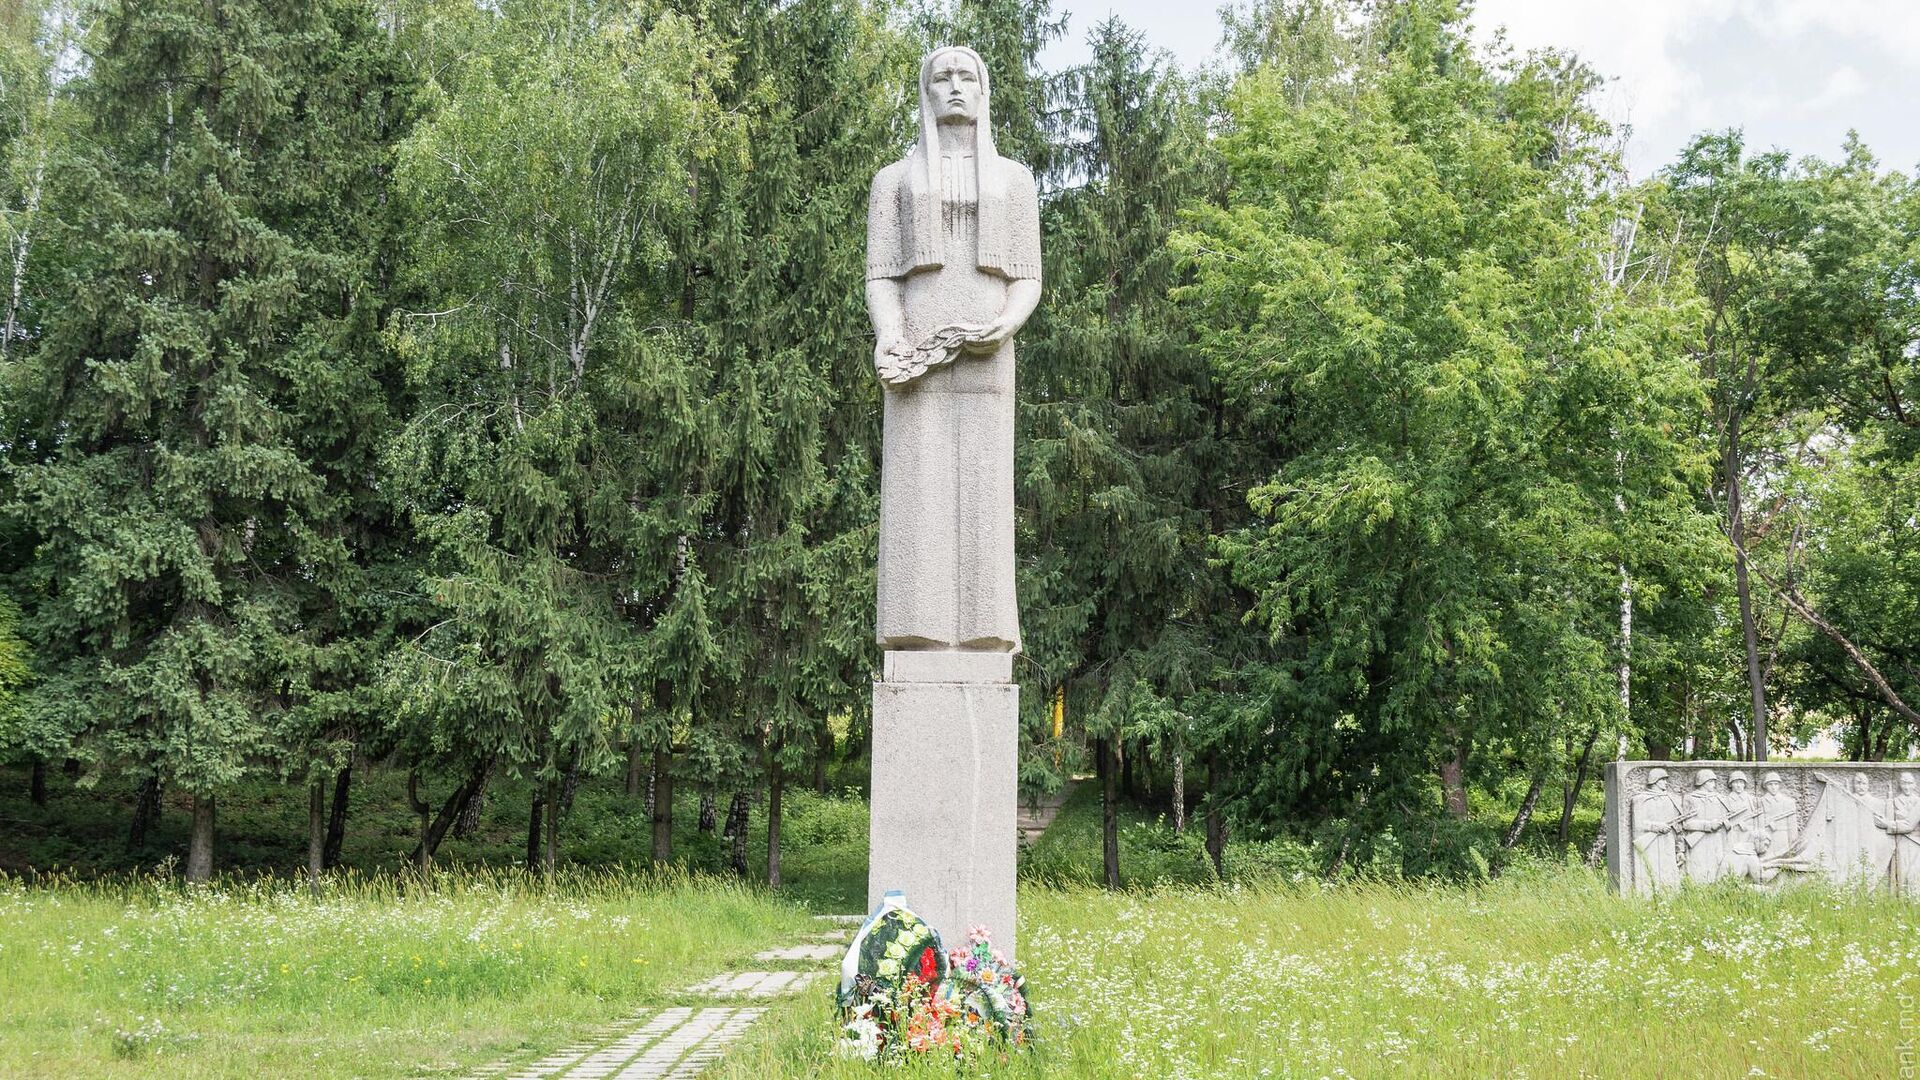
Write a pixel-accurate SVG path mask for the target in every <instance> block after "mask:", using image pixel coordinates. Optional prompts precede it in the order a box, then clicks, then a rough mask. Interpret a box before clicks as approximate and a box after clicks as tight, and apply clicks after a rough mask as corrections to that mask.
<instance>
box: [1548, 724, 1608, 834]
mask: <svg viewBox="0 0 1920 1080" xmlns="http://www.w3.org/2000/svg"><path fill="white" fill-rule="evenodd" d="M1599 741H1600V725H1599V724H1595V725H1593V730H1592V731H1589V732H1587V745H1585V746H1583V747H1581V748H1580V760H1579V763H1578V764H1576V765H1575V766H1574V769H1573V782H1572V783H1570V784H1568V785H1567V787H1566V790H1565V791H1564V792H1562V793H1561V796H1560V828H1559V830H1558V831H1557V832H1556V833H1555V834H1554V835H1555V836H1557V837H1558V838H1559V841H1560V850H1562V851H1565V850H1566V848H1567V843H1568V841H1569V840H1571V839H1572V832H1573V808H1574V806H1575V805H1576V804H1577V803H1579V801H1580V788H1581V786H1582V785H1584V784H1585V783H1586V782H1587V763H1588V762H1589V761H1591V760H1592V759H1593V747H1594V744H1595V743H1597V742H1599Z"/></svg>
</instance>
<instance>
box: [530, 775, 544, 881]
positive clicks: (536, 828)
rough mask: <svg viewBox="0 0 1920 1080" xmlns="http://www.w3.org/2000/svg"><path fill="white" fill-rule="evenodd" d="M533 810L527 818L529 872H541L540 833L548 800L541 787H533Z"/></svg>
mask: <svg viewBox="0 0 1920 1080" xmlns="http://www.w3.org/2000/svg"><path fill="white" fill-rule="evenodd" d="M532 807H533V808H532V810H531V811H530V813H529V815H528V818H527V873H529V874H537V873H539V872H540V834H541V832H542V831H543V822H544V821H545V820H546V809H547V800H546V796H545V795H543V794H542V793H541V790H540V789H539V788H537V787H536V788H534V789H533V798H532Z"/></svg>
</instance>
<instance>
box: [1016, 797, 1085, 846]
mask: <svg viewBox="0 0 1920 1080" xmlns="http://www.w3.org/2000/svg"><path fill="white" fill-rule="evenodd" d="M1076 783H1079V781H1078V780H1068V781H1067V782H1066V783H1064V784H1061V785H1060V790H1059V791H1056V792H1054V793H1053V794H1051V795H1049V796H1047V797H1046V798H1044V799H1042V800H1040V805H1039V806H1037V807H1036V806H1031V805H1028V804H1027V803H1024V802H1023V803H1021V804H1020V809H1019V811H1018V813H1017V814H1016V818H1015V820H1016V823H1017V827H1018V828H1019V830H1020V846H1021V847H1023V848H1024V847H1028V846H1030V845H1031V844H1032V843H1033V842H1034V841H1035V840H1038V839H1040V834H1041V833H1043V832H1046V831H1047V826H1049V825H1051V824H1053V819H1054V818H1055V817H1057V816H1059V814H1060V808H1061V807H1062V806H1064V805H1066V802H1067V796H1069V795H1071V794H1073V785H1074V784H1076Z"/></svg>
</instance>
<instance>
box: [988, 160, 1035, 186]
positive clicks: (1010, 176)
mask: <svg viewBox="0 0 1920 1080" xmlns="http://www.w3.org/2000/svg"><path fill="white" fill-rule="evenodd" d="M995 160H996V161H998V162H999V163H1000V174H1001V175H1002V176H1004V177H1006V180H1007V183H1008V184H1010V185H1011V184H1016V183H1018V184H1025V185H1026V186H1028V187H1033V186H1034V181H1033V170H1032V169H1029V168H1027V167H1026V166H1025V165H1022V164H1021V163H1020V162H1018V161H1015V160H1013V159H1012V158H1009V157H997V156H996V158H995Z"/></svg>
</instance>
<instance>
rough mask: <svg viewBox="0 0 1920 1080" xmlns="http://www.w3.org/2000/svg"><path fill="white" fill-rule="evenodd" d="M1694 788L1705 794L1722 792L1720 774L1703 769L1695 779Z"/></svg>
mask: <svg viewBox="0 0 1920 1080" xmlns="http://www.w3.org/2000/svg"><path fill="white" fill-rule="evenodd" d="M1693 786H1694V787H1696V788H1698V789H1700V790H1701V791H1705V792H1715V791H1718V790H1720V774H1719V773H1717V772H1714V771H1713V770H1712V769H1701V770H1700V771H1699V773H1697V774H1695V776H1694V778H1693Z"/></svg>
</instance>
